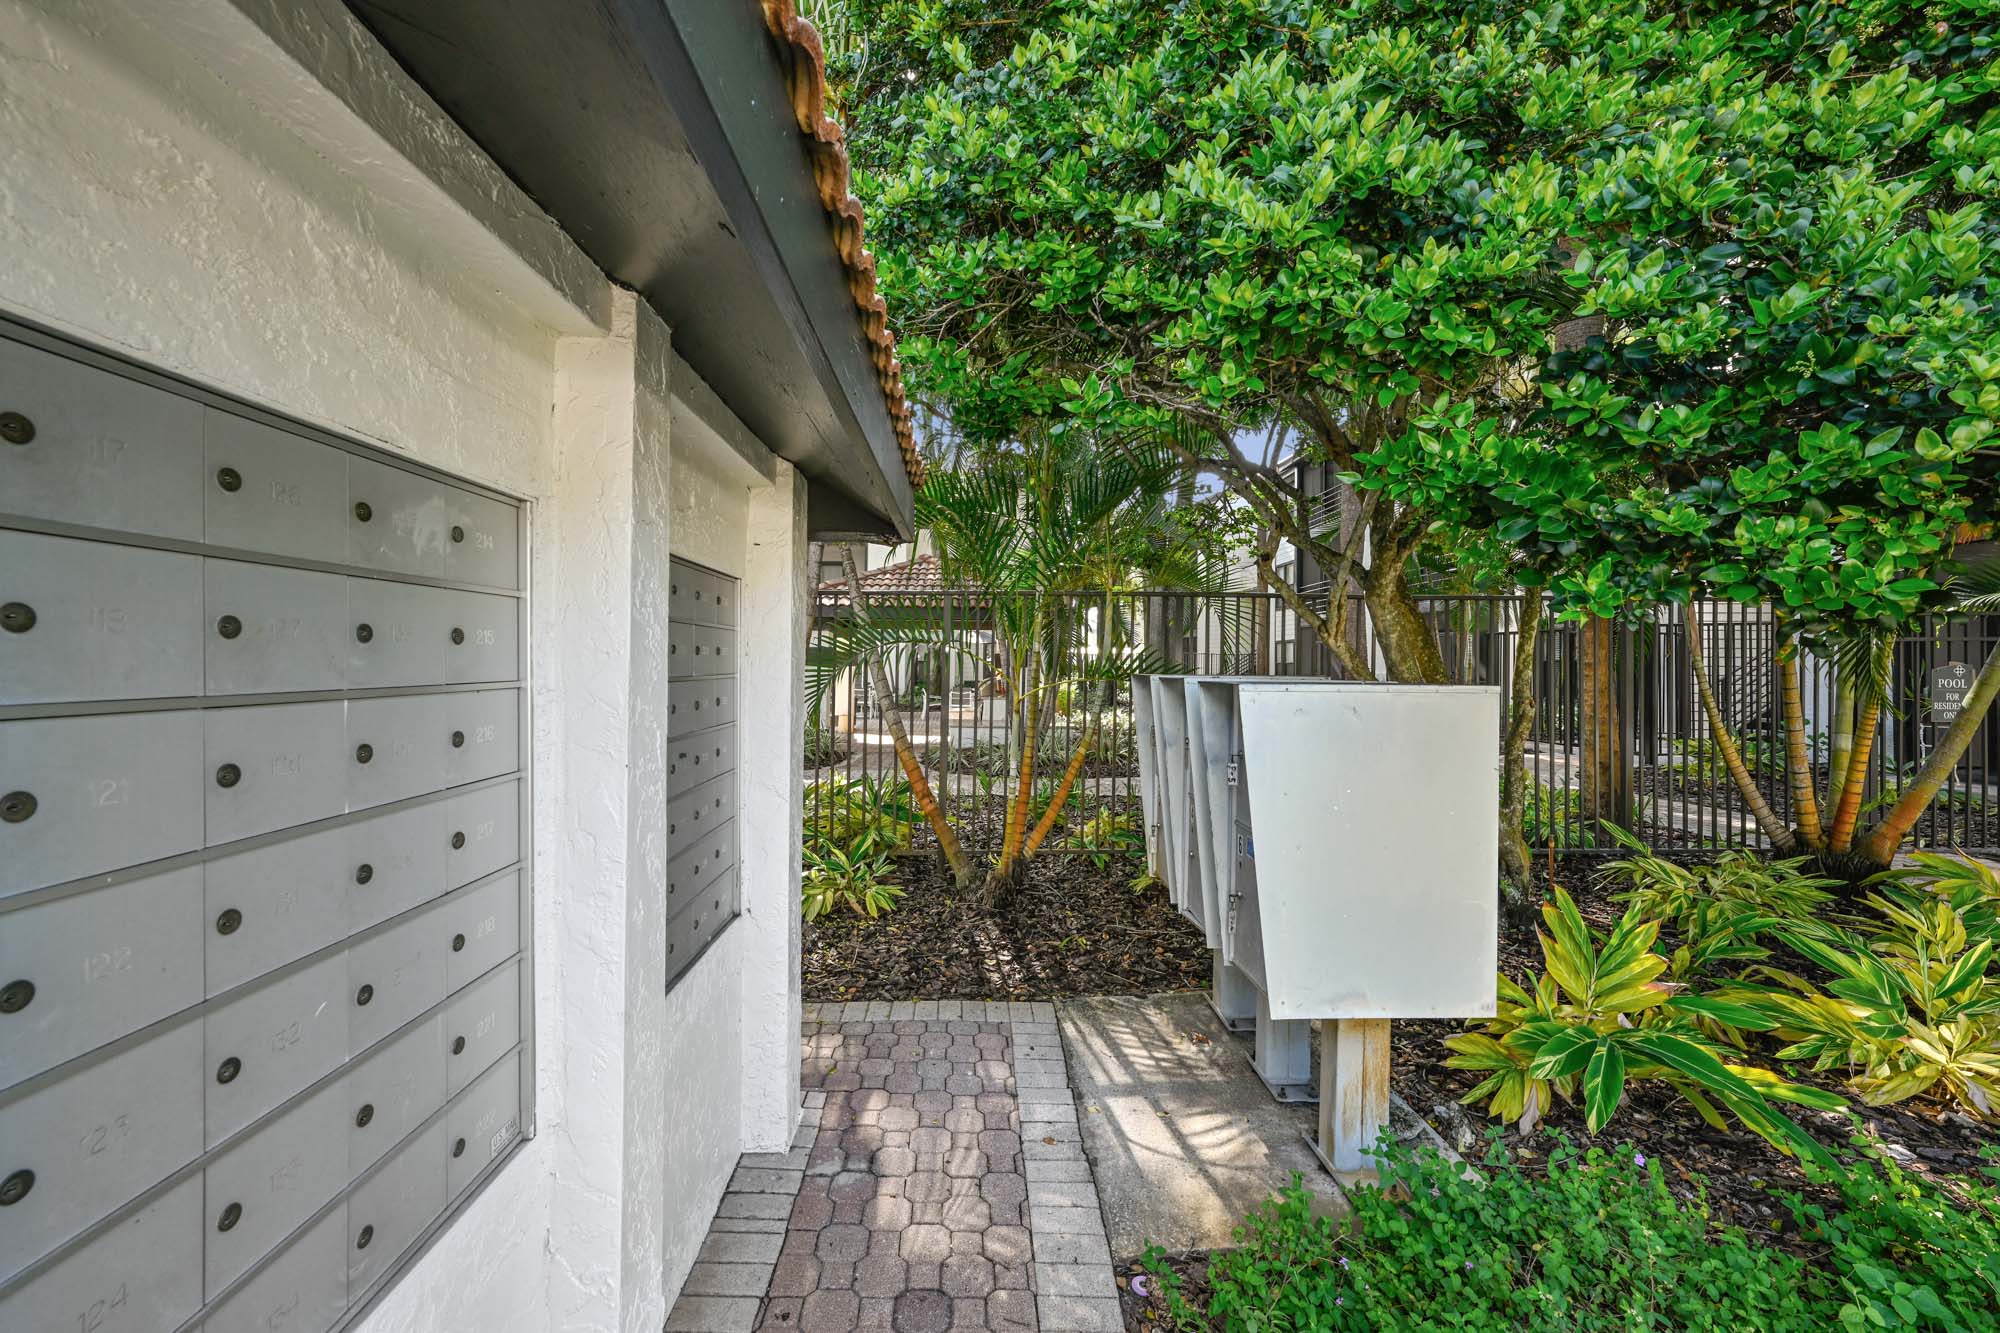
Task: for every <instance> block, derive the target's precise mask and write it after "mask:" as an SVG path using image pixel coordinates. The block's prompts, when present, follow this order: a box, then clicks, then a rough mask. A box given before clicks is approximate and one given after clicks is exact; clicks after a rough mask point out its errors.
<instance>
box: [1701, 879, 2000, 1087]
mask: <svg viewBox="0 0 2000 1333" xmlns="http://www.w3.org/2000/svg"><path fill="white" fill-rule="evenodd" d="M1864 901H1865V903H1866V905H1867V906H1868V907H1870V908H1873V909H1874V910H1875V911H1876V912H1877V913H1879V918H1878V919H1875V920H1873V921H1866V920H1864V921H1862V922H1860V923H1858V924H1857V926H1856V927H1855V928H1853V929H1848V928H1845V927H1842V926H1837V925H1832V924H1827V923H1821V924H1818V925H1815V926H1812V927H1810V928H1794V929H1786V930H1780V931H1778V932H1777V934H1778V938H1780V939H1782V940H1783V941H1784V942H1785V943H1786V944H1787V945H1788V946H1789V947H1790V948H1791V949H1792V950H1793V951H1794V952H1796V953H1798V954H1800V955H1802V956H1804V957H1805V958H1807V959H1808V960H1810V961H1811V962H1812V963H1813V964H1814V965H1816V966H1818V967H1820V968H1822V969H1824V970H1825V971H1826V972H1827V973H1829V974H1831V976H1832V977H1833V980H1832V981H1830V982H1827V983H1826V984H1825V985H1824V986H1822V985H1820V984H1819V983H1817V982H1815V981H1813V980H1810V979H1808V978H1807V977H1805V976H1803V975H1801V974H1799V973H1797V972H1792V971H1788V970H1785V969H1781V968H1777V967H1772V966H1770V965H1768V964H1766V965H1760V966H1758V967H1756V968H1753V969H1752V971H1751V975H1750V977H1749V978H1748V979H1746V980H1745V981H1744V982H1742V983H1740V984H1738V985H1736V986H1734V987H1730V988H1728V990H1727V994H1726V995H1725V997H1724V998H1725V999H1726V1000H1727V1001H1728V1002H1729V1003H1732V1004H1737V1005H1740V1006H1742V1007H1744V1008H1747V1009H1751V1010H1754V1011H1756V1012H1758V1013H1759V1014H1761V1015H1762V1016H1763V1017H1764V1018H1765V1020H1766V1023H1767V1025H1768V1026H1769V1027H1770V1028H1771V1029H1773V1030H1774V1031H1776V1032H1777V1034H1778V1035H1779V1036H1781V1037H1783V1038H1785V1039H1787V1040H1789V1041H1790V1042H1791V1045H1789V1046H1787V1047H1785V1048H1784V1049H1783V1050H1781V1051H1779V1052H1778V1058H1780V1059H1782V1060H1795V1061H1799V1062H1801V1063H1806V1064H1810V1065H1811V1067H1812V1068H1814V1069H1816V1070H1829V1069H1844V1070H1846V1071H1847V1072H1848V1083H1849V1086H1850V1087H1852V1088H1853V1089H1854V1091H1855V1093H1856V1095H1858V1096H1859V1097H1860V1098H1861V1099H1862V1100H1863V1101H1865V1102H1867V1103H1868V1104H1869V1105H1871V1106H1881V1105H1887V1104H1889V1103H1893V1102H1900V1101H1904V1100H1906V1099H1908V1098H1911V1097H1918V1096H1925V1095H1934V1096H1940V1097H1944V1098H1947V1099H1949V1100H1951V1101H1953V1102H1956V1103H1957V1104H1958V1105H1959V1106H1960V1107H1961V1108H1963V1109H1964V1110H1966V1111H1968V1112H1970V1113H1971V1114H1973V1115H1975V1116H1979V1117H1981V1118H1992V1117H1994V1116H1995V1115H1996V1114H2000V966H1996V965H1995V964H1994V959H1993V954H1994V940H1993V939H1992V938H1991V936H1987V937H1986V938H1978V937H1977V936H1976V934H1975V933H1974V930H1970V929H1968V923H1967V920H1966V915H1965V913H1964V912H1963V911H1961V909H1960V908H1958V907H1957V906H1956V905H1954V903H1953V902H1952V901H1951V900H1950V899H1949V898H1947V897H1943V896H1940V895H1936V894H1929V893H1922V892H1920V891H1916V890H1913V889H1911V888H1909V887H1908V886H1897V885H1894V884H1885V885H1883V887H1882V891H1881V892H1877V893H1871V894H1869V895H1868V896H1867V898H1866V899H1865V900H1864ZM1974 925H1975V927H1976V926H1977V920H1976V918H1975V922H1974Z"/></svg>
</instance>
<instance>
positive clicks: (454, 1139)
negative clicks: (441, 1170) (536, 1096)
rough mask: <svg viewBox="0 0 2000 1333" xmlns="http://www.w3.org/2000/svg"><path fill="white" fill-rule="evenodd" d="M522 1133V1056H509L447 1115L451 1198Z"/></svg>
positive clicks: (457, 1194) (488, 1073)
mask: <svg viewBox="0 0 2000 1333" xmlns="http://www.w3.org/2000/svg"><path fill="white" fill-rule="evenodd" d="M520 1133H521V1057H520V1055H519V1053H518V1052H517V1053H515V1054H513V1055H510V1056H508V1057H507V1058H506V1059H504V1060H502V1061H501V1062H500V1063H499V1064H497V1065H495V1066H493V1068H491V1069H489V1070H487V1071H486V1072H485V1073H484V1074H481V1075H480V1076H479V1079H478V1081H477V1082H476V1083H474V1084H473V1085H472V1086H471V1087H470V1088H467V1089H466V1090H465V1092H464V1094H463V1095H462V1096H460V1097H459V1099H458V1101H456V1102H455V1103H453V1104H452V1108H451V1110H450V1111H449V1112H447V1113H446V1115H445V1139H446V1141H447V1143H449V1145H450V1147H449V1148H448V1149H447V1151H448V1152H449V1153H450V1154H451V1156H450V1158H449V1160H448V1161H447V1162H446V1164H445V1183H446V1188H447V1189H448V1190H449V1191H450V1194H451V1197H452V1198H454V1199H455V1198H457V1197H458V1196H459V1195H460V1194H463V1193H464V1192H465V1188H466V1186H468V1185H470V1184H471V1183H472V1181H473V1178H474V1177H476V1176H477V1175H478V1174H479V1173H480V1172H481V1171H484V1170H485V1169H486V1167H487V1165H488V1163H490V1162H492V1161H493V1159H494V1158H496V1157H498V1156H499V1155H500V1154H501V1153H502V1152H504V1151H505V1150H506V1147H507V1145H508V1144H510V1143H512V1142H513V1141H514V1140H515V1139H516V1138H518V1137H519V1136H520Z"/></svg>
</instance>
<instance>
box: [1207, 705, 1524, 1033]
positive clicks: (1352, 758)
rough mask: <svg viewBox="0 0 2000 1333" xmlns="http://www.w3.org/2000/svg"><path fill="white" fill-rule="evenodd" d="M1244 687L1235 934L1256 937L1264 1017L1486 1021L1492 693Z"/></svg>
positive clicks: (1494, 801) (1492, 943)
mask: <svg viewBox="0 0 2000 1333" xmlns="http://www.w3.org/2000/svg"><path fill="white" fill-rule="evenodd" d="M1235 692H1236V704H1237V710H1238V717H1239V719H1240V722H1241V726H1242V741H1243V748H1242V755H1243V758H1242V761H1241V763H1242V767H1241V772H1240V780H1241V781H1242V783H1244V784H1245V785H1246V786H1247V788H1248V792H1249V809H1248V811H1247V814H1248V820H1247V821H1246V823H1247V827H1246V829H1245V839H1244V842H1245V850H1246V853H1247V854H1246V855H1245V857H1244V861H1245V863H1246V864H1245V865H1244V866H1242V867H1239V870H1238V874H1237V890H1238V892H1239V893H1240V894H1241V896H1242V899H1241V902H1240V903H1239V904H1238V913H1237V918H1236V930H1237V931H1239V932H1241V931H1244V930H1248V929H1251V928H1252V927H1253V925H1254V928H1255V930H1256V931H1257V934H1258V939H1257V940H1256V941H1255V942H1254V944H1253V943H1252V942H1250V941H1247V940H1243V941H1239V942H1238V943H1237V946H1236V955H1235V956H1236V957H1237V958H1238V959H1239V960H1241V959H1246V958H1249V957H1250V956H1251V955H1252V954H1254V955H1255V957H1256V959H1257V967H1258V970H1257V972H1253V973H1252V978H1253V980H1257V979H1259V974H1261V980H1260V989H1262V990H1263V991H1264V992H1265V994H1267V995H1268V996H1269V997H1270V1001H1271V1010H1272V1013H1273V1014H1274V1015H1275V1016H1276V1017H1278V1018H1307V1019H1311V1018H1336V1019H1343V1018H1345V1019H1365V1018H1470V1017H1486V1016H1490V1015H1491V1014H1492V1013H1493V1012H1494V1002H1495V995H1494V984H1493V979H1494V975H1495V968H1496V966H1497V962H1498V940H1499V933H1498V932H1499V900H1498V894H1497V891H1496V878H1495V877H1496V875H1497V874H1498V864H1499V808H1500V807H1499V801H1500V785H1499V737H1500V692H1499V690H1498V689H1497V688H1494V687H1490V686H1459V685H1448V686H1415V685H1381V684H1348V683H1344V682H1343V683H1332V684H1310V685H1307V684H1292V683H1289V682H1288V683H1283V684H1279V683H1269V682H1258V683H1254V684H1249V683H1246V684H1242V685H1238V686H1236V687H1235ZM1245 871H1248V872H1249V873H1248V874H1247V875H1246V873H1245ZM1239 965H1241V964H1240V963H1239ZM1246 970H1248V969H1247V968H1246Z"/></svg>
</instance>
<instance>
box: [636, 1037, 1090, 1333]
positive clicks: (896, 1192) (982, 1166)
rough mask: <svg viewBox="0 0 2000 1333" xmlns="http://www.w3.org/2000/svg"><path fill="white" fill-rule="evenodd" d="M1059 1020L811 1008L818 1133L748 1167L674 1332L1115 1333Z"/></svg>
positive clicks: (809, 1066) (810, 1125)
mask: <svg viewBox="0 0 2000 1333" xmlns="http://www.w3.org/2000/svg"><path fill="white" fill-rule="evenodd" d="M1055 1018H1056V1015H1055V1007H1054V1006H1053V1005H1048V1004H1023V1003H1007V1002H1000V1001H993V1002H974V1001H963V1002H961V1001H951V1000H937V1001H909V1002H898V1003H895V1004H889V1003H887V1002H882V1001H875V1002H869V1003H860V1002H856V1003H851V1004H845V1005H837V1004H836V1005H820V1006H810V1005H809V1006H807V1010H806V1021H805V1031H804V1042H803V1046H804V1055H803V1059H804V1066H803V1069H804V1075H803V1082H804V1085H805V1088H806V1090H807V1091H806V1097H805V1105H806V1119H805V1125H804V1127H803V1128H802V1129H801V1131H800V1135H799V1137H798V1138H797V1139H796V1140H794V1144H795V1146H794V1148H793V1151H792V1152H790V1153H785V1154H763V1155H752V1156H748V1157H745V1158H744V1159H743V1163H742V1165H741V1166H739V1167H738V1169H737V1172H736V1176H735V1178H734V1179H732V1180H731V1182H730V1186H729V1193H728V1194H727V1195H725V1196H724V1198H723V1201H722V1205H721V1207H720V1209H719V1210H718V1213H717V1216H716V1219H715V1222H714V1225H713V1227H712V1229H711V1231H710V1233H709V1237H708V1240H707V1242H706V1243H705V1244H704V1245H703V1247H702V1251H701V1255H700V1258H699V1260H698V1261H697V1262H696V1264H695V1267H694V1271H693V1273H692V1274H690V1276H689V1278H688V1282H687V1285H686V1287H685V1288H684V1290H683V1292H682V1296H681V1299H680V1302H679V1303H678V1304H677V1305H676V1306H675V1307H674V1311H673V1314H672V1316H671V1317H670V1318H669V1320H668V1322H667V1328H668V1329H669V1330H672V1331H674V1333H747V1331H748V1330H752V1329H776V1330H787V1331H789V1330H803V1333H844V1331H845V1330H849V1329H868V1330H887V1331H890V1333H945V1330H948V1329H987V1330H992V1333H1016V1331H1017V1330H1042V1331H1043V1333H1118V1331H1119V1330H1121V1329H1122V1328H1123V1323H1122V1320H1121V1318H1120V1315H1119V1310H1118V1299H1117V1288H1116V1287H1115V1286H1114V1285H1113V1281H1112V1275H1111V1255H1110V1252H1109V1250H1108V1249H1107V1247H1106V1243H1105V1238H1104V1219H1103V1214H1102V1213H1101V1211H1100V1210H1099V1207H1098V1200H1097V1187H1096V1186H1095V1184H1093V1183H1092V1181H1091V1176H1090V1167H1089V1164H1088V1163H1087V1162H1086V1161H1085V1160H1084V1157H1083V1148H1082V1144H1081V1141H1080V1138H1079V1135H1078V1132H1077V1123H1076V1105H1075V1102H1074V1100H1073V1099H1072V1097H1071V1095H1070V1090H1069V1076H1068V1071H1067V1068H1066V1067H1065V1065H1064V1063H1063V1054H1062V1041H1061V1038H1060V1037H1059V1036H1058V1035H1057V1031H1056V1021H1055ZM815 1122H816V1123H815Z"/></svg>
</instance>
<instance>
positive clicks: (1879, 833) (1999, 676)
mask: <svg viewBox="0 0 2000 1333" xmlns="http://www.w3.org/2000/svg"><path fill="white" fill-rule="evenodd" d="M1996 696H2000V646H1996V647H1995V648H1994V649H1993V651H1992V652H1990V653H1988V654H1987V655H1986V660H1985V661H1984V662H1983V663H1981V664H1980V667H1979V675H1978V676H1976V677H1975V678H1974V679H1973V682H1972V689H1971V690H1969V691H1968V692H1967V693H1966V696H1965V703H1964V705H1963V706H1962V707H1960V709H1959V710H1958V716H1957V717H1955V718H1953V719H1952V720H1951V725H1950V726H1948V727H1946V728H1945V732H1944V735H1942V736H1940V737H1938V742H1937V748H1936V749H1934V750H1932V751H1931V753H1930V757H1929V758H1928V759H1926V760H1925V761H1924V766H1923V768H1921V769H1920V770H1918V772H1917V776H1916V778H1915V780H1913V781H1912V782H1911V783H1910V785H1909V786H1907V787H1905V788H1904V789H1903V794H1902V795H1901V796H1899V797H1897V798H1896V803H1895V804H1894V805H1892V806H1890V807H1889V813H1888V814H1886V815H1884V816H1882V819H1881V821H1880V822H1879V823H1877V824H1876V825H1875V827H1874V828H1873V829H1871V830H1869V832H1868V836H1867V837H1866V838H1865V839H1863V840H1862V843H1861V855H1862V856H1864V857H1865V858H1867V859H1868V860H1870V861H1872V862H1874V863H1875V864H1876V865H1879V866H1885V867H1886V866H1887V865H1888V864H1889V862H1890V861H1891V860H1892V859H1893V858H1894V857H1895V855H1896V849H1897V848H1899V847H1901V846H1902V845H1903V839H1904V838H1906V837H1908V836H1909V834H1910V830H1911V829H1913V828H1915V827H1916V824H1917V817H1918V816H1920V815H1921V814H1923V812H1924V810H1925V809H1926V808H1927V807H1928V806H1929V805H1930V803H1931V802H1932V801H1934V800H1936V799H1937V794H1938V791H1939V789H1940V788H1942V787H1943V786H1944V783H1945V779H1946V778H1948V777H1950V776H1951V772H1952V770H1953V769H1955V768H1957V767H1958V761H1959V760H1960V759H1961V758H1963V757H1964V755H1965V752H1966V751H1967V750H1968V749H1970V748H1971V747H1972V738H1973V737H1974V736H1975V735H1976V734H1978V731H1979V727H1980V724H1981V723H1982V722H1984V721H1985V720H1986V714H1987V711H1988V710H1989V709H1991V708H1992V707H1993V700H1994V698H1995V697H1996Z"/></svg>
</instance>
